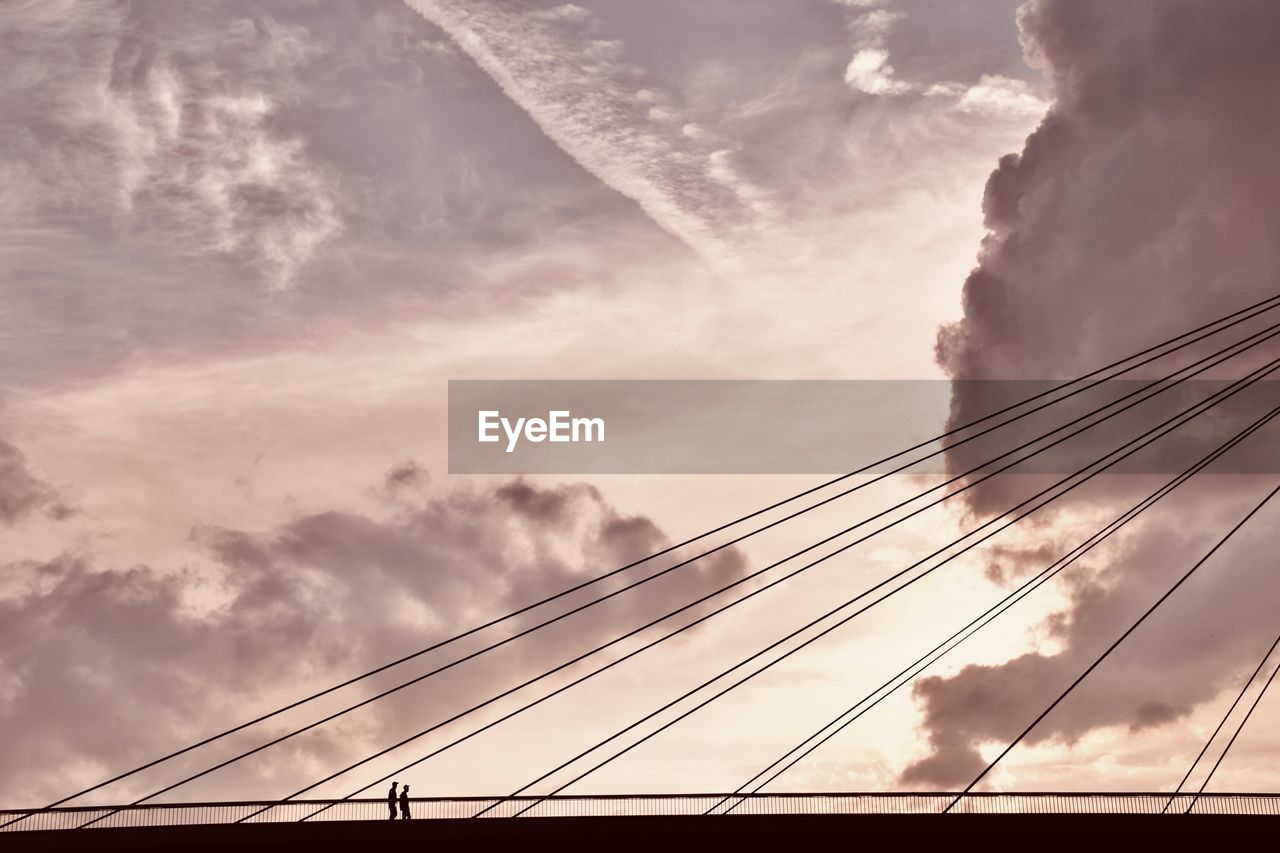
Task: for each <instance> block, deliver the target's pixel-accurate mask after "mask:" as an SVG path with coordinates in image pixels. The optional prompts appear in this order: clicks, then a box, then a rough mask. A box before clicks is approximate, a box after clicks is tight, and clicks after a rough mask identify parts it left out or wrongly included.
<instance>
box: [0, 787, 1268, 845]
mask: <svg viewBox="0 0 1280 853" xmlns="http://www.w3.org/2000/svg"><path fill="white" fill-rule="evenodd" d="M726 796H732V795H728V794H650V795H643V794H619V795H590V796H557V797H546V798H536V797H527V798H520V797H516V798H502V797H424V798H414V799H412V800H411V801H410V802H411V809H412V813H413V820H410V821H399V820H398V821H394V822H392V821H388V820H387V805H386V801H385V800H383V799H361V800H298V801H293V802H288V803H275V802H272V801H247V802H209V803H157V804H146V805H137V806H122V807H114V806H97V807H68V808H54V809H48V810H45V811H42V812H39V813H37V814H34V815H31V817H30V818H29V819H28V820H27V821H25V822H24V823H23V826H22V828H21V829H18V828H17V826H11V827H10V828H9V829H8V830H7V831H6V834H5V835H3V836H0V839H2V840H0V847H2V848H3V849H6V850H15V851H81V850H83V851H90V850H168V849H211V850H212V849H226V848H234V849H237V850H240V851H248V850H349V849H351V848H352V847H355V846H358V845H368V844H377V843H386V844H392V845H401V844H407V843H415V842H421V843H458V844H476V843H480V844H494V845H498V844H511V843H529V842H538V843H551V842H560V843H570V844H577V843H589V842H599V843H608V844H609V845H610V846H611V847H614V848H621V849H632V848H633V847H634V848H635V849H640V848H642V847H646V846H647V845H650V844H653V843H666V844H667V845H675V846H681V845H686V844H687V845H695V844H700V843H703V842H720V843H723V842H725V841H727V840H737V841H741V842H747V841H750V842H755V843H762V842H765V841H776V842H780V841H790V842H793V843H794V842H797V841H804V840H815V841H817V840H828V841H841V842H844V843H849V842H851V841H860V842H862V843H869V842H886V843H887V842H893V843H901V842H902V841H903V840H904V839H915V840H933V841H944V842H946V843H947V844H948V845H949V847H950V849H967V848H969V847H972V848H973V849H983V850H990V849H993V848H994V849H1002V848H1003V847H1004V846H1006V845H1010V846H1012V845H1018V844H1023V843H1034V844H1036V845H1037V848H1038V849H1056V847H1057V846H1059V845H1062V846H1068V845H1078V844H1079V843H1083V842H1084V841H1086V840H1094V841H1096V840H1098V839H1100V838H1103V837H1105V838H1106V839H1107V840H1108V841H1110V842H1116V843H1119V842H1123V841H1124V840H1125V839H1130V840H1132V841H1134V842H1140V843H1143V844H1150V843H1152V842H1153V841H1158V840H1161V839H1168V840H1170V841H1175V840H1176V841H1179V842H1183V843H1186V842H1188V841H1191V840H1194V839H1203V840H1204V841H1206V842H1209V841H1213V842H1217V843H1221V842H1222V841H1224V840H1226V839H1236V840H1253V839H1262V838H1268V839H1274V832H1275V829H1274V828H1275V826H1276V823H1275V822H1274V821H1271V820H1267V818H1274V817H1276V816H1280V794H1236V793H1207V794H1203V795H1201V796H1199V797H1196V796H1195V795H1192V794H1177V795H1170V794H1168V793H1081V792H1069V793H990V792H979V793H973V794H970V795H968V796H966V797H964V798H963V799H962V800H961V801H960V805H959V806H958V807H957V808H955V809H952V811H951V812H950V813H949V814H947V815H945V816H944V815H942V814H941V812H942V810H943V809H944V808H946V806H947V805H948V804H949V803H950V802H951V801H952V800H953V799H954V797H955V796H956V795H955V793H945V792H932V793H862V794H854V793H845V794H841V793H812V794H809V793H799V794H753V795H750V796H746V797H743V798H742V804H741V806H740V808H738V809H736V810H735V811H734V812H733V813H732V814H729V815H708V814H706V812H707V811H708V810H709V809H710V808H712V807H713V806H715V805H716V804H717V803H719V802H720V801H722V800H723V799H724V798H725V797H726ZM495 804H498V805H499V808H497V809H495V810H494V812H493V813H492V814H495V815H496V816H495V817H485V818H479V819H474V818H473V817H472V816H473V815H475V814H476V813H477V812H478V811H481V810H483V809H485V808H486V807H488V806H493V805H495ZM326 805H328V806H332V808H330V809H328V810H326V811H324V812H321V813H320V814H319V815H317V816H316V818H315V819H314V821H312V822H299V821H301V820H302V819H303V818H305V817H306V816H307V815H308V814H311V813H314V812H315V811H316V809H317V808H318V807H320V806H326ZM264 806H277V808H274V809H272V810H271V811H269V812H266V813H264V814H259V815H258V816H257V817H256V818H254V819H253V820H251V821H250V822H246V823H237V822H236V821H239V820H241V819H242V818H244V817H246V816H248V815H254V814H255V813H258V812H260V811H261V809H262V807H264ZM526 806H533V808H531V809H530V810H529V811H527V812H525V814H524V815H523V816H521V817H519V818H513V817H509V816H508V815H511V814H514V813H515V812H517V811H519V810H520V809H522V808H524V807H526ZM1188 810H1189V811H1190V814H1191V815H1193V816H1192V817H1186V816H1184V813H1186V812H1187V811H1188ZM26 814H28V813H27V812H16V811H10V812H0V821H2V820H3V819H5V818H8V817H15V816H19V815H26ZM103 814H109V816H108V817H107V818H106V819H105V820H103V821H101V822H99V823H97V824H94V825H93V826H92V828H89V829H83V830H79V831H67V830H71V829H73V828H74V827H77V826H80V825H82V824H83V823H84V822H85V821H86V820H89V819H92V818H93V817H95V816H98V815H103Z"/></svg>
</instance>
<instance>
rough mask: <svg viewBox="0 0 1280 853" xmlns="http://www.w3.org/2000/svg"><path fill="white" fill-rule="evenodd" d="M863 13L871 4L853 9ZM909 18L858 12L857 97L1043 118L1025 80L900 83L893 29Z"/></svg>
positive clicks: (1041, 105) (848, 78)
mask: <svg viewBox="0 0 1280 853" xmlns="http://www.w3.org/2000/svg"><path fill="white" fill-rule="evenodd" d="M848 5H849V6H850V8H855V9H859V8H863V7H866V6H869V4H848ZM904 19H905V15H904V14H903V13H900V12H890V11H888V10H885V9H873V10H871V11H861V12H859V13H857V15H856V17H855V18H854V21H853V33H854V37H855V42H856V43H857V44H858V45H859V48H858V50H857V51H856V52H855V53H854V54H853V58H852V59H851V60H849V64H848V66H846V67H845V72H844V81H845V83H846V85H848V86H849V88H851V89H853V90H854V91H856V92H862V93H863V94H867V95H876V96H881V97H894V96H899V95H910V94H916V95H924V96H926V97H930V98H937V99H941V100H944V101H950V102H951V109H954V110H955V111H956V112H958V113H962V114H975V115H981V116H984V117H987V118H992V119H1000V120H1015V121H1016V120H1019V119H1026V118H1035V117H1037V116H1040V115H1043V114H1044V112H1045V110H1046V109H1047V108H1048V105H1047V104H1046V103H1045V102H1044V101H1043V100H1042V99H1041V98H1040V97H1039V96H1038V95H1036V94H1035V92H1034V91H1032V88H1031V85H1030V84H1029V83H1028V82H1027V81H1025V80H1017V79H1014V78H1011V77H1007V76H1004V75H1002V74H990V73H987V74H983V75H982V76H981V77H980V78H979V79H978V81H977V82H976V83H959V82H955V81H942V82H936V83H930V84H923V83H915V82H909V81H907V80H902V79H899V78H898V76H897V71H896V70H895V69H894V67H893V65H892V64H891V63H890V61H889V58H890V57H889V49H888V47H887V42H888V37H889V34H890V30H891V29H892V28H893V26H894V25H895V24H897V23H899V22H900V21H902V20H904Z"/></svg>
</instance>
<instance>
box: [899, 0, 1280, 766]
mask: <svg viewBox="0 0 1280 853" xmlns="http://www.w3.org/2000/svg"><path fill="white" fill-rule="evenodd" d="M1020 20H1021V27H1022V32H1023V38H1024V42H1025V44H1026V47H1027V51H1028V55H1029V56H1030V57H1031V59H1032V60H1033V61H1034V62H1036V63H1038V64H1039V65H1041V67H1042V68H1043V69H1044V71H1045V72H1046V74H1047V76H1048V78H1049V80H1050V83H1051V85H1052V89H1053V95H1054V105H1053V107H1052V109H1051V110H1050V112H1049V114H1048V115H1047V116H1046V118H1045V120H1044V122H1043V123H1042V125H1041V126H1040V127H1039V128H1038V129H1037V130H1036V131H1035V132H1034V133H1033V134H1032V135H1031V136H1030V137H1029V138H1028V140H1027V142H1026V145H1025V147H1024V149H1023V150H1022V151H1021V152H1020V153H1018V154H1010V155H1008V156H1006V157H1004V158H1002V159H1001V161H1000V164H999V167H998V168H997V169H996V171H995V172H994V173H993V174H992V176H991V178H990V180H989V182H988V184H987V189H986V195H985V200H984V212H985V215H986V222H987V226H988V228H989V231H990V233H989V235H988V237H987V238H986V240H985V241H984V244H983V248H982V252H981V255H980V258H979V264H978V266H977V268H976V269H975V270H974V271H973V273H972V274H971V275H970V276H969V278H968V280H967V281H966V282H965V287H964V296H963V302H964V312H965V313H964V319H963V320H961V321H960V322H959V323H957V324H955V325H953V326H950V327H948V328H945V329H944V330H943V331H942V332H941V334H940V335H939V340H938V357H939V361H940V363H941V364H942V366H943V367H944V368H945V369H946V370H947V371H948V372H949V373H950V374H951V375H952V376H953V377H955V378H957V379H1010V378H1031V379H1042V378H1066V377H1069V376H1072V375H1076V374H1080V373H1084V372H1086V371H1087V370H1089V369H1092V368H1094V367H1097V366H1099V365H1101V364H1105V363H1107V362H1109V361H1112V360H1114V359H1116V358H1119V357H1121V356H1123V355H1125V354H1127V353H1129V352H1132V351H1134V350H1137V349H1140V348H1141V347H1143V346H1146V345H1148V344H1150V343H1154V342H1156V341H1159V340H1162V339H1164V338H1166V337H1169V336H1171V335H1173V334H1176V333H1178V332H1181V331H1183V330H1185V329H1187V328H1190V327H1193V326H1196V325H1199V324H1200V323H1202V322H1204V321H1206V320H1208V319H1210V318H1213V317H1215V316H1219V315H1221V314H1223V313H1225V312H1226V311H1227V310H1230V309H1232V308H1237V307H1242V306H1244V305H1247V304H1250V303H1252V302H1254V301H1257V300H1259V299H1261V298H1264V297H1266V296H1268V295H1270V294H1271V293H1274V292H1275V289H1276V279H1275V270H1276V268H1277V267H1278V266H1280V263H1277V261H1278V260H1280V257H1278V252H1277V249H1276V246H1277V243H1276V241H1275V239H1274V237H1275V234H1276V233H1277V229H1278V227H1280V207H1277V205H1276V201H1275V200H1276V198H1277V197H1280V172H1277V170H1276V169H1275V168H1274V158H1275V151H1276V150H1280V112H1277V110H1276V105H1277V93H1278V92H1280V55H1278V54H1277V53H1276V51H1275V44H1276V41H1277V39H1278V38H1280V7H1278V6H1277V5H1276V4H1274V3H1270V2H1265V0H1241V1H1240V2H1233V3H1215V4H1208V3H1200V2H1195V0H1173V2H1156V0H1143V1H1142V2H1126V3H1113V2H1106V0H1033V2H1031V3H1029V4H1028V5H1027V6H1026V7H1025V8H1024V10H1023V12H1022V15H1021V19H1020ZM1273 354H1274V353H1273ZM1162 372H1163V371H1162ZM1233 374H1234V375H1238V374H1237V373H1235V371H1234V370H1233ZM985 387H987V386H986V385H984V384H983V383H960V384H958V385H957V386H956V389H955V391H954V396H953V401H952V405H953V412H952V423H953V424H959V423H962V422H965V421H968V420H970V419H972V418H974V417H977V416H980V415H982V414H985V412H986V411H987V410H989V407H990V405H991V402H992V401H991V400H990V399H988V397H987V396H986V395H984V393H982V391H983V389H984V388H985ZM1272 402H1274V401H1272ZM1268 405H1270V404H1268ZM1148 418H1149V420H1148V421H1147V423H1146V425H1145V426H1151V425H1153V423H1154V419H1151V416H1150V415H1148ZM1225 424H1226V421H1225V420H1224V421H1213V422H1211V423H1210V425H1209V427H1205V429H1206V430H1208V432H1207V433H1206V435H1207V436H1210V437H1214V438H1213V440H1214V442H1215V443H1216V442H1217V441H1221V440H1223V439H1224V438H1225V437H1226V436H1227V434H1228V431H1227V430H1226V429H1225ZM1210 427H1212V429H1210ZM1136 431H1138V430H1135V432H1136ZM1273 435H1274V433H1272V434H1271V435H1269V436H1267V438H1266V440H1265V441H1263V440H1255V441H1254V443H1253V445H1252V447H1251V448H1250V451H1251V452H1253V453H1265V454H1267V457H1266V458H1267V459H1268V460H1274V456H1273V455H1272V452H1271V448H1272V447H1274V439H1273V438H1272V436H1273ZM1104 446H1106V447H1109V444H1106V445H1104V444H1102V443H1099V444H1097V449H1101V448H1103V447H1104ZM1203 449H1204V448H1201V450H1203ZM1190 458H1192V457H1190V456H1189V455H1188V457H1187V459H1188V461H1189V460H1190ZM1254 458H1259V457H1254ZM973 461H975V458H974V456H973V453H971V452H965V453H960V452H956V453H953V454H951V457H950V459H949V463H950V464H951V465H952V466H953V468H954V470H957V471H958V470H962V469H963V468H965V467H968V466H969V465H970V464H972V462H973ZM1170 470H1171V471H1172V470H1176V469H1172V468H1171V469H1170ZM1265 470H1274V469H1273V468H1267V469H1265ZM1018 479H1019V478H1012V479H1011V480H1005V481H1002V482H999V483H996V484H993V485H992V486H991V487H989V488H981V489H977V490H974V492H971V493H970V496H971V500H970V502H969V505H970V507H971V509H973V510H974V512H975V513H977V514H979V515H984V514H990V513H993V512H995V511H996V510H997V509H1004V508H1006V507H1007V505H1009V504H1010V503H1012V502H1013V501H1011V500H1010V498H1011V497H1012V496H1013V494H1014V493H1015V491H1017V492H1021V491H1023V490H1025V489H1026V484H1025V483H1024V484H1020V485H1016V486H1015V485H1011V484H1012V483H1014V481H1016V480H1018ZM1148 482H1149V481H1143V482H1142V483H1133V482H1124V481H1123V478H1116V479H1115V480H1112V481H1108V482H1107V483H1106V484H1104V485H1103V486H1101V487H1099V488H1097V489H1093V490H1091V491H1089V492H1087V493H1085V495H1084V499H1086V500H1088V501H1089V502H1090V505H1091V506H1095V507H1096V506H1099V505H1101V506H1104V507H1105V506H1107V505H1108V502H1111V503H1116V502H1118V501H1119V500H1120V499H1121V498H1123V497H1124V496H1126V495H1134V494H1136V493H1137V492H1136V490H1137V489H1139V488H1141V489H1142V491H1143V492H1144V493H1145V492H1146V491H1147V487H1146V484H1147V483H1148ZM1197 488H1198V489H1199V492H1198V493H1199V495H1200V498H1199V501H1200V502H1199V503H1198V504H1197V503H1195V502H1193V501H1190V500H1181V501H1178V502H1175V503H1173V504H1172V505H1170V506H1165V507H1162V509H1161V511H1160V513H1159V514H1158V515H1157V516H1156V517H1155V518H1153V519H1152V520H1149V521H1148V520H1146V519H1144V524H1143V526H1142V527H1141V528H1140V530H1139V532H1137V533H1135V534H1133V535H1132V538H1130V539H1128V540H1126V542H1125V545H1124V546H1123V550H1122V551H1121V552H1119V553H1116V554H1114V555H1111V556H1109V558H1107V559H1106V560H1105V561H1104V560H1103V558H1100V557H1097V556H1093V557H1091V558H1090V560H1091V562H1090V563H1089V564H1090V565H1092V566H1094V568H1093V570H1092V571H1085V570H1080V571H1079V572H1077V573H1076V574H1075V575H1074V580H1073V581H1072V584H1071V594H1070V602H1069V605H1068V606H1067V607H1066V608H1065V609H1064V610H1063V611H1061V612H1059V613H1057V614H1055V615H1054V616H1052V617H1050V618H1049V620H1048V621H1047V622H1046V627H1047V628H1048V629H1049V630H1050V632H1051V633H1052V634H1053V635H1055V636H1056V638H1057V639H1058V640H1060V641H1061V642H1062V643H1063V649H1062V651H1060V652H1057V653H1053V654H1041V653H1028V654H1025V655H1023V656H1020V657H1018V658H1015V659H1013V660H1011V661H1009V662H1007V663H1004V664H997V665H991V666H970V667H967V668H965V669H963V670H962V671H961V672H959V673H958V674H957V675H955V676H954V677H951V678H939V677H934V678H928V679H925V680H923V681H921V682H920V684H919V685H918V686H917V688H916V695H917V696H918V697H919V698H920V700H921V701H922V702H923V705H924V710H925V720H926V726H927V729H928V732H929V738H930V742H931V744H932V747H933V753H932V755H930V756H929V757H927V758H926V759H924V760H922V761H920V762H919V763H917V764H915V765H914V766H912V767H911V768H909V769H908V770H907V771H906V772H905V774H904V776H903V779H904V781H907V782H910V783H913V784H926V785H937V786H943V787H945V786H952V785H958V784H963V783H965V782H968V781H969V779H970V778H972V775H973V774H974V773H975V772H976V771H977V770H978V769H980V768H981V766H982V764H983V762H982V761H981V758H980V757H979V754H978V747H979V746H981V745H982V744H984V743H989V742H996V743H1002V742H1005V741H1007V740H1009V739H1011V738H1012V737H1013V736H1014V735H1016V734H1017V732H1018V731H1020V730H1021V728H1022V726H1023V725H1025V724H1026V723H1027V722H1029V721H1030V720H1031V719H1033V718H1034V716H1035V715H1036V714H1037V713H1039V711H1040V710H1042V708H1043V707H1044V705H1045V704H1047V702H1048V701H1049V700H1050V699H1051V698H1052V697H1053V696H1056V695H1057V692H1058V691H1059V690H1060V689H1061V688H1062V687H1065V685H1066V684H1067V683H1069V682H1070V681H1071V679H1072V678H1074V677H1075V675H1077V674H1079V672H1081V671H1083V670H1084V668H1085V667H1086V666H1087V665H1088V664H1089V663H1090V662H1091V661H1092V659H1093V656H1094V655H1096V654H1097V653H1098V652H1099V651H1100V650H1101V648H1103V647H1105V645H1106V643H1107V642H1108V641H1109V639H1111V638H1114V637H1115V636H1118V635H1119V633H1121V632H1122V631H1123V629H1124V628H1125V627H1126V626H1127V623H1128V621H1130V620H1132V619H1133V618H1136V616H1137V615H1138V614H1139V613H1141V611H1142V609H1143V608H1144V606H1145V604H1149V603H1150V602H1151V601H1154V600H1155V599H1156V598H1157V597H1158V596H1159V594H1160V592H1161V591H1162V589H1163V588H1164V586H1165V585H1167V583H1169V582H1170V581H1171V580H1172V577H1173V575H1172V572H1174V571H1176V570H1179V569H1184V568H1186V567H1189V565H1190V562H1191V561H1192V560H1193V559H1194V556H1195V555H1197V554H1198V552H1202V551H1204V550H1207V548H1208V546H1209V545H1210V544H1211V542H1212V540H1213V538H1214V537H1215V536H1217V535H1219V534H1220V533H1221V532H1222V531H1223V530H1225V529H1226V527H1228V526H1229V525H1230V523H1231V519H1230V516H1231V515H1232V513H1240V512H1242V511H1243V507H1244V506H1245V504H1246V503H1247V502H1248V501H1249V500H1256V494H1255V493H1256V492H1258V491H1259V489H1260V488H1263V486H1262V485H1261V484H1260V483H1259V481H1258V480H1257V479H1250V478H1247V477H1246V478H1221V479H1220V480H1218V481H1216V482H1209V483H1206V484H1202V485H1200V486H1198V487H1197ZM1264 490H1265V489H1264ZM1274 518H1275V515H1274V513H1272V514H1271V515H1270V516H1268V518H1267V519H1259V520H1258V521H1257V522H1256V523H1255V525H1254V528H1255V529H1254V530H1251V531H1249V533H1248V535H1246V536H1243V537H1242V538H1241V541H1240V542H1239V543H1237V544H1235V545H1233V547H1232V549H1231V551H1230V553H1229V554H1224V555H1223V556H1222V557H1221V558H1220V559H1217V560H1215V562H1216V563H1218V564H1219V565H1216V566H1210V567H1209V568H1210V569H1213V570H1214V571H1213V572H1212V573H1211V574H1210V576H1209V578H1208V579H1206V580H1205V581H1204V582H1203V584H1202V586H1200V587H1199V588H1198V589H1197V591H1196V594H1195V595H1191V594H1187V595H1183V596H1182V597H1181V598H1179V599H1176V600H1172V601H1171V602H1170V603H1169V605H1168V611H1169V612H1167V613H1165V614H1164V615H1163V618H1162V619H1161V620H1159V621H1158V623H1156V624H1152V625H1151V626H1149V627H1148V628H1146V629H1144V631H1143V633H1142V634H1141V635H1135V636H1134V637H1133V638H1131V641H1130V642H1129V643H1127V644H1126V646H1125V647H1124V648H1123V649H1122V652H1121V653H1118V655H1117V659H1116V660H1114V661H1108V663H1107V664H1106V665H1105V666H1106V668H1105V670H1100V671H1099V672H1097V673H1095V676H1096V677H1091V679H1090V681H1089V683H1087V684H1086V688H1087V689H1083V690H1082V695H1080V696H1076V697H1073V698H1072V699H1071V700H1070V704H1069V705H1065V706H1064V707H1063V708H1062V709H1061V711H1060V712H1057V713H1055V714H1054V715H1053V716H1051V717H1050V718H1049V719H1047V720H1046V721H1045V723H1044V724H1042V725H1041V726H1040V727H1039V728H1038V729H1037V730H1036V731H1035V732H1034V733H1033V735H1032V737H1031V738H1030V739H1029V742H1031V743H1034V742H1037V741H1043V740H1046V739H1057V740H1059V741H1062V742H1066V743H1072V742H1074V741H1075V740H1076V739H1078V738H1080V737H1081V736H1083V735H1084V734H1086V733H1088V732H1089V731H1091V730H1093V729H1096V728H1099V727H1104V726H1127V727H1129V728H1131V729H1133V730H1141V729H1146V728H1151V727H1159V726H1162V725H1167V724H1169V723H1171V722H1175V721H1177V720H1179V719H1182V718H1184V717H1185V716H1186V715H1187V714H1189V713H1190V712H1191V711H1193V710H1194V709H1195V708H1197V707H1198V706H1199V705H1200V704H1201V703H1204V702H1206V701H1208V700H1210V699H1212V698H1214V697H1215V696H1216V695H1217V694H1218V692H1219V691H1220V690H1222V689H1223V688H1224V687H1225V685H1226V684H1227V683H1228V682H1229V679H1230V678H1231V677H1233V676H1234V675H1235V674H1238V672H1239V671H1240V670H1241V668H1243V667H1245V666H1250V665H1251V664H1250V662H1251V661H1253V660H1256V656H1257V655H1258V654H1260V653H1261V651H1262V649H1264V648H1265V647H1266V644H1267V642H1268V639H1267V636H1266V635H1267V634H1270V633H1272V632H1273V631H1274V613H1275V609H1274V608H1275V607H1276V605H1277V603H1278V602H1277V599H1276V587H1275V585H1274V583H1270V582H1269V581H1268V580H1267V573H1268V571H1269V570H1268V569H1264V568H1262V567H1263V566H1265V565H1268V564H1269V563H1270V558H1269V556H1264V555H1269V554H1270V553H1271V552H1272V551H1273V550H1274V549H1273V548H1271V547H1270V546H1269V544H1268V543H1267V542H1266V537H1267V534H1268V532H1269V529H1274ZM1062 550H1066V549H1065V548H1064V549H1062ZM1023 557H1026V558H1030V559H1032V560H1033V562H1035V563H1037V564H1040V565H1047V563H1048V562H1049V560H1047V559H1043V555H1041V554H1039V553H1038V549H1036V548H1034V547H1031V548H1029V549H1027V550H1026V551H1025V554H1024V555H1023ZM1023 557H1019V558H1018V559H1017V560H1016V561H1015V564H1016V563H1017V562H1021V561H1022V559H1023ZM1003 562H1006V561H1005V560H1002V559H999V558H997V560H995V561H994V563H995V565H1001V564H1002V563H1003ZM997 574H999V573H997ZM1170 781H1171V782H1172V781H1175V780H1170Z"/></svg>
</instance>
